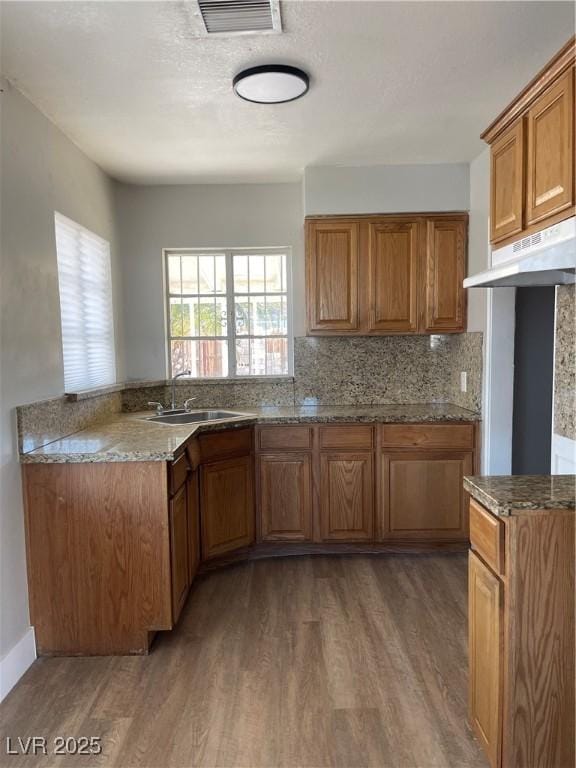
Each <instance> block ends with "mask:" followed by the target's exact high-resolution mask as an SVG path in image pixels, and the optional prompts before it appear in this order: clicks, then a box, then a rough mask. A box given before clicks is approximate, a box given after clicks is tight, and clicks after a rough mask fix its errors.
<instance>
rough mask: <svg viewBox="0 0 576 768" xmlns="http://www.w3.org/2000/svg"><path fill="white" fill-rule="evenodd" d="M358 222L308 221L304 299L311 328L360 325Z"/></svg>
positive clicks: (351, 328)
mask: <svg viewBox="0 0 576 768" xmlns="http://www.w3.org/2000/svg"><path fill="white" fill-rule="evenodd" d="M359 230H360V225H359V224H358V222H349V221H348V222H344V221H343V222H338V221H334V220H332V221H310V222H308V223H307V239H306V263H307V279H306V282H307V286H306V287H307V303H308V325H309V330H310V331H356V330H358V328H359V323H360V319H359V309H358V269H359V247H360V246H359V235H360V232H359Z"/></svg>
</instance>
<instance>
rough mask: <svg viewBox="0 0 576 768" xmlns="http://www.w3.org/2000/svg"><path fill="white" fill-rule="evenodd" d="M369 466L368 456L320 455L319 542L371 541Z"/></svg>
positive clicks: (371, 473) (371, 475) (371, 477)
mask: <svg viewBox="0 0 576 768" xmlns="http://www.w3.org/2000/svg"><path fill="white" fill-rule="evenodd" d="M373 463H374V458H373V454H372V453H347V452H341V453H322V454H320V531H321V537H322V541H342V540H343V541H370V540H371V539H373V538H374V469H373Z"/></svg>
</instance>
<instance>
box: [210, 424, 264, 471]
mask: <svg viewBox="0 0 576 768" xmlns="http://www.w3.org/2000/svg"><path fill="white" fill-rule="evenodd" d="M252 434H253V430H252V427H248V428H246V427H241V428H238V429H227V430H224V431H223V432H208V433H207V434H205V435H200V437H199V438H198V445H199V447H200V457H199V458H200V461H201V462H202V463H206V462H208V461H215V460H217V459H224V458H226V457H227V456H234V455H237V454H239V453H249V452H250V451H251V450H252Z"/></svg>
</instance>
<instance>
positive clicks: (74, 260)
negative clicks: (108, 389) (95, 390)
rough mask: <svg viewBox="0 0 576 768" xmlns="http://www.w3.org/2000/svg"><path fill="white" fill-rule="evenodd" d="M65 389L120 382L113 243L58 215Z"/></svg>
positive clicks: (57, 232) (57, 240)
mask: <svg viewBox="0 0 576 768" xmlns="http://www.w3.org/2000/svg"><path fill="white" fill-rule="evenodd" d="M54 218H55V226H56V252H57V257H58V286H59V289H60V317H61V322H62V351H63V356H64V388H65V390H66V392H75V391H78V390H81V389H90V388H91V387H101V386H105V385H107V384H113V383H114V382H115V381H116V355H115V351H114V320H113V312H112V275H111V270H110V245H109V243H107V242H106V240H103V239H102V238H101V237H98V235H95V234H94V233H93V232H90V231H89V230H87V229H84V227H81V226H80V225H79V224H76V223H75V222H74V221H71V220H70V219H67V218H66V217H65V216H62V215H61V214H59V213H56V214H55V216H54Z"/></svg>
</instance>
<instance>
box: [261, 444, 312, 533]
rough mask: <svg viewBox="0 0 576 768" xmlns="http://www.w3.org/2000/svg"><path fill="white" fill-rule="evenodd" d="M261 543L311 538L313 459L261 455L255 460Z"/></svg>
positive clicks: (295, 456)
mask: <svg viewBox="0 0 576 768" xmlns="http://www.w3.org/2000/svg"><path fill="white" fill-rule="evenodd" d="M258 481H259V484H258V485H259V503H258V507H259V510H260V537H261V539H262V541H310V540H311V538H312V456H311V455H310V454H306V453H303V454H298V453H293V454H263V455H261V456H260V457H259V458H258Z"/></svg>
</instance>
